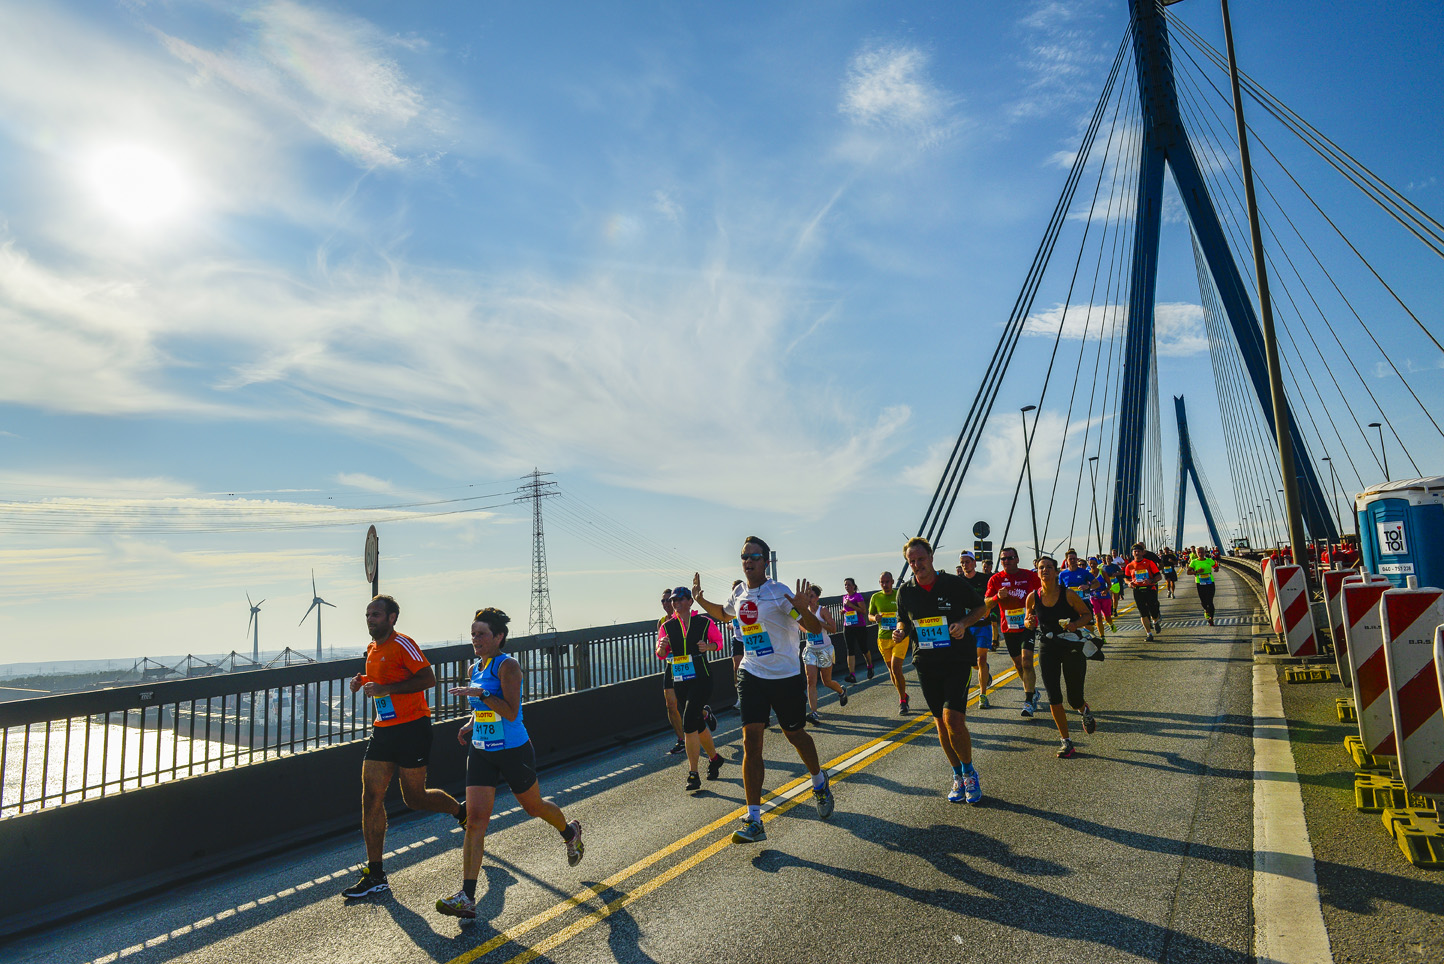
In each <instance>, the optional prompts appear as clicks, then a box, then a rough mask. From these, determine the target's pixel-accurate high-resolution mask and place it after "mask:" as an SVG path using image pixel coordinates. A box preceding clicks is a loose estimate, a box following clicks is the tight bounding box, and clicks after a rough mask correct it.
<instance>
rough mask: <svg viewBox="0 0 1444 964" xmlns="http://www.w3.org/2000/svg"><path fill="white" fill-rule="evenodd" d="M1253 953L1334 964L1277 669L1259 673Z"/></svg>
mask: <svg viewBox="0 0 1444 964" xmlns="http://www.w3.org/2000/svg"><path fill="white" fill-rule="evenodd" d="M1253 919H1254V924H1253V949H1254V955H1255V957H1256V958H1257V960H1258V964H1314V962H1317V961H1331V960H1333V959H1334V957H1333V954H1332V953H1331V952H1330V950H1329V932H1328V930H1327V929H1326V928H1325V927H1324V913H1323V909H1322V908H1321V907H1320V905H1319V883H1318V878H1317V877H1316V876H1315V873H1314V850H1313V847H1312V845H1310V843H1309V829H1308V825H1307V824H1306V823H1305V822H1304V800H1303V796H1302V794H1300V792H1299V774H1298V771H1297V770H1296V769H1295V768H1294V755H1293V750H1292V749H1291V748H1290V746H1289V730H1288V720H1287V719H1286V718H1285V717H1284V706H1283V697H1282V695H1281V694H1280V693H1279V682H1278V671H1277V670H1276V669H1275V667H1274V666H1273V665H1272V664H1264V663H1257V664H1255V665H1254V668H1253Z"/></svg>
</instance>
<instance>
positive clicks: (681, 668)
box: [667, 656, 697, 683]
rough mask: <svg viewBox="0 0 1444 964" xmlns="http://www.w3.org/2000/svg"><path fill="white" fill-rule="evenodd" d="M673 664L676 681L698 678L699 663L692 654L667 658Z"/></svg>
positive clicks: (673, 675)
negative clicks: (694, 661) (693, 660)
mask: <svg viewBox="0 0 1444 964" xmlns="http://www.w3.org/2000/svg"><path fill="white" fill-rule="evenodd" d="M667 662H668V663H670V664H671V665H672V679H673V681H675V682H679V683H680V682H683V681H684V680H689V679H696V678H697V664H695V663H693V662H692V657H690V656H673V657H671V658H670V659H668V660H667Z"/></svg>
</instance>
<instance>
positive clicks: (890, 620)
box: [877, 616, 897, 633]
mask: <svg viewBox="0 0 1444 964" xmlns="http://www.w3.org/2000/svg"><path fill="white" fill-rule="evenodd" d="M877 624H878V626H880V627H882V629H883V631H885V632H889V633H890V632H892V631H893V630H894V629H897V617H896V616H879V617H877Z"/></svg>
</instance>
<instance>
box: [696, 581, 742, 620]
mask: <svg viewBox="0 0 1444 964" xmlns="http://www.w3.org/2000/svg"><path fill="white" fill-rule="evenodd" d="M692 601H693V602H694V603H696V604H697V605H699V606H701V607H702V611H703V612H704V613H706V614H707V615H709V616H711V617H712V618H713V619H731V618H732V617H731V616H730V615H728V613H727V610H725V609H723V608H722V607H721V606H719V605H717V604H716V603H714V602H713V601H712V600H710V599H705V598H703V596H702V574H701V573H700V572H694V573H692Z"/></svg>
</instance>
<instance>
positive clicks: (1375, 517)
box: [1354, 476, 1444, 589]
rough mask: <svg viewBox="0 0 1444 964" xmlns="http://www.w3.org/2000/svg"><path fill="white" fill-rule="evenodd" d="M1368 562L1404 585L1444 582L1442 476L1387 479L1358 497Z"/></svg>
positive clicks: (1372, 568) (1374, 569)
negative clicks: (1411, 577)
mask: <svg viewBox="0 0 1444 964" xmlns="http://www.w3.org/2000/svg"><path fill="white" fill-rule="evenodd" d="M1354 512H1355V515H1356V517H1357V519H1358V523H1359V548H1360V550H1361V551H1362V553H1363V558H1364V568H1365V569H1366V570H1368V571H1369V572H1373V573H1377V574H1379V575H1381V576H1384V577H1386V578H1387V579H1388V580H1389V581H1390V582H1392V583H1393V584H1394V585H1395V586H1397V587H1399V588H1400V589H1404V588H1406V587H1407V584H1408V578H1409V577H1410V576H1414V577H1416V578H1417V579H1418V580H1419V582H1418V585H1420V586H1439V587H1444V476H1435V477H1433V478H1428V479H1407V480H1404V481H1400V482H1385V483H1383V484H1382V485H1376V486H1374V487H1373V488H1370V489H1367V490H1365V491H1363V492H1360V493H1359V494H1358V496H1356V497H1355V498H1354Z"/></svg>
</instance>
